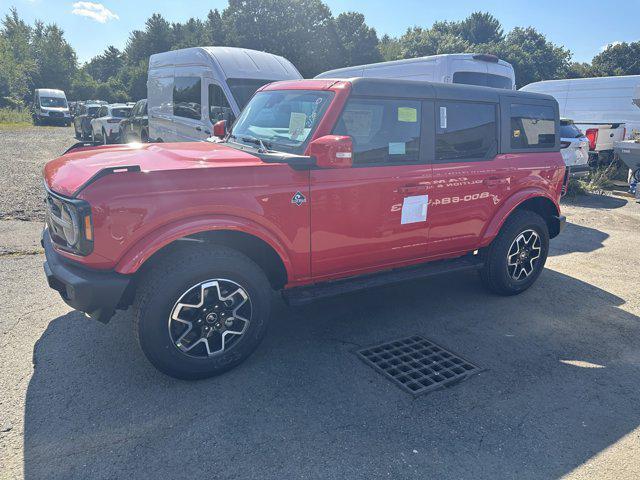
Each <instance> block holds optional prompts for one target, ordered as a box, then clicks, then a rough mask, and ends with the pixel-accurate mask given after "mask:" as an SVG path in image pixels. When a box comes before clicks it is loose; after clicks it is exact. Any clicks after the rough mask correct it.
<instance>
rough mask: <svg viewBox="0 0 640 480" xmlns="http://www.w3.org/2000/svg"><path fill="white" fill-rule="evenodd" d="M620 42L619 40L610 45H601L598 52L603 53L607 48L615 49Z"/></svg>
mask: <svg viewBox="0 0 640 480" xmlns="http://www.w3.org/2000/svg"><path fill="white" fill-rule="evenodd" d="M621 43H622V42H621V41H620V40H615V41H613V42H611V43H607V44H606V45H603V46H601V47H600V51H601V52H604V51H605V50H606V49H607V48H609V47H615V46H616V45H620V44H621Z"/></svg>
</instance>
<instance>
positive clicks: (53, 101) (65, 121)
mask: <svg viewBox="0 0 640 480" xmlns="http://www.w3.org/2000/svg"><path fill="white" fill-rule="evenodd" d="M32 109H33V114H32V115H33V123H34V124H35V125H40V124H42V123H45V122H49V123H56V124H59V125H65V126H67V127H68V126H69V125H71V114H70V113H69V104H68V103H67V96H66V95H65V94H64V92H63V91H62V90H55V89H53V88H36V89H35V90H34V92H33V105H32Z"/></svg>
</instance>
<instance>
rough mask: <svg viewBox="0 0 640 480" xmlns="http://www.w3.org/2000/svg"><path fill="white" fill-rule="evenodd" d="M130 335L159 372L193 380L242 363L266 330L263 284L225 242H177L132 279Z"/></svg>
mask: <svg viewBox="0 0 640 480" xmlns="http://www.w3.org/2000/svg"><path fill="white" fill-rule="evenodd" d="M140 285H141V287H140V289H139V291H138V293H137V296H136V300H135V302H134V311H135V323H134V329H135V334H136V335H137V337H138V341H139V343H140V346H141V348H142V351H143V352H144V354H145V355H146V357H147V358H148V359H149V361H150V362H151V363H152V364H153V365H154V366H155V367H156V368H157V369H158V370H160V371H161V372H163V373H165V374H167V375H170V376H172V377H175V378H181V379H189V380H193V379H200V378H206V377H211V376H214V375H218V374H220V373H223V372H225V371H227V370H229V369H231V368H233V367H235V366H236V365H238V364H240V363H241V362H243V361H244V360H245V359H247V358H248V357H249V355H251V353H252V352H253V351H254V350H255V349H256V347H257V346H258V345H259V343H260V341H261V340H262V339H263V337H264V335H265V333H266V327H267V322H268V320H269V315H270V310H271V294H272V291H271V287H270V284H269V281H268V280H267V278H266V276H265V274H264V272H263V271H262V270H261V269H260V268H259V267H258V266H257V265H256V264H255V263H254V262H253V261H252V260H250V259H249V258H248V257H246V256H245V255H243V254H241V253H239V252H237V251H235V250H232V249H230V248H227V247H222V246H214V247H212V248H210V249H206V250H203V249H198V248H183V249H182V250H179V251H177V252H176V253H174V254H173V255H172V256H169V257H166V258H164V259H162V260H161V261H160V262H159V263H158V264H156V265H154V267H153V269H151V270H149V272H147V274H146V275H145V276H144V278H143V279H142V281H141V282H140Z"/></svg>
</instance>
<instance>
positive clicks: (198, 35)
mask: <svg viewBox="0 0 640 480" xmlns="http://www.w3.org/2000/svg"><path fill="white" fill-rule="evenodd" d="M171 28H172V30H173V45H172V46H171V48H172V49H173V50H177V49H179V48H189V47H202V46H204V45H206V44H207V35H206V28H205V24H204V23H203V22H202V21H201V20H197V19H195V18H190V19H189V20H187V21H186V23H184V24H182V23H173V24H172V25H171Z"/></svg>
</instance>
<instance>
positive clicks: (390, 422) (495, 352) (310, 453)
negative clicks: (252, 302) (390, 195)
mask: <svg viewBox="0 0 640 480" xmlns="http://www.w3.org/2000/svg"><path fill="white" fill-rule="evenodd" d="M60 131H64V129H60ZM0 135H2V133H0ZM56 135H58V132H56ZM63 140H64V139H63V138H60V145H61V146H60V148H58V147H55V148H53V149H52V150H56V151H59V150H62V148H63V147H64V145H63ZM71 142H72V140H71V139H70V140H69V143H71ZM9 148H14V147H9ZM42 148H44V147H42ZM42 148H41V149H40V151H42ZM14 150H15V148H14ZM49 156H52V155H49ZM43 160H44V158H43ZM31 165H32V166H35V167H37V171H36V172H32V174H31V175H29V174H28V172H22V174H23V175H24V178H26V179H29V178H31V176H35V177H36V178H37V177H38V175H39V170H40V167H41V162H32V163H31ZM26 184H27V185H28V183H26ZM36 184H37V180H36ZM14 196H15V197H16V198H19V197H20V193H19V191H18V189H16V190H15V194H14ZM34 206H35V204H34ZM14 210H15V208H14ZM32 212H36V213H37V210H36V209H33V210H32ZM564 213H565V214H566V215H567V217H568V220H569V224H568V226H567V229H566V230H565V232H563V234H562V235H561V236H560V237H558V238H557V239H554V240H553V241H552V243H551V255H550V257H549V260H548V263H547V268H546V269H545V271H544V272H543V273H542V275H541V277H540V279H539V280H538V282H537V283H536V284H535V285H534V286H533V287H532V288H531V289H529V290H528V291H527V292H525V293H523V294H522V295H519V296H516V297H509V298H505V297H497V296H493V295H490V294H488V293H487V292H485V291H484V289H483V288H482V287H481V286H480V284H479V282H478V280H477V278H476V276H475V275H472V274H456V275H447V276H443V277H440V278H437V279H429V280H424V281H420V282H409V283H405V284H401V285H396V286H392V287H387V288H384V289H378V290H372V291H369V292H363V293H359V294H353V295H346V296H343V297H338V298H334V299H330V300H327V301H324V302H322V303H320V304H317V305H311V306H307V307H305V308H302V309H293V310H292V309H289V308H287V307H285V306H284V305H283V304H282V303H281V302H279V301H278V302H276V306H275V311H274V314H273V319H272V325H271V329H270V332H269V335H268V336H267V338H266V339H265V342H264V343H263V344H262V345H261V346H260V347H259V348H258V350H257V351H256V353H255V354H254V355H253V356H252V357H251V358H250V359H249V360H248V361H247V362H245V363H244V364H243V365H241V366H240V367H238V368H236V369H234V370H232V371H231V372H228V373H227V374H225V375H223V376H221V377H218V378H214V379H209V380H205V381H201V382H183V381H176V380H173V379H170V378H168V377H165V376H163V375H162V374H160V373H158V372H157V371H156V370H154V369H153V368H152V367H151V366H150V365H149V364H148V363H147V362H146V361H145V359H144V357H143V355H142V354H141V352H140V351H139V349H138V347H137V345H135V340H134V338H133V336H132V335H131V318H130V314H129V313H128V312H123V313H119V314H118V315H117V316H116V317H115V318H114V319H113V320H112V321H111V323H109V324H108V325H101V324H98V323H96V322H92V321H88V320H86V319H84V318H83V317H82V316H81V315H79V314H78V313H77V312H73V311H71V310H70V309H69V308H68V307H66V305H65V304H64V303H63V302H62V301H61V300H60V298H59V297H58V296H57V294H55V292H53V291H51V290H50V289H49V288H47V286H46V282H45V279H44V275H43V273H42V261H43V256H42V254H41V253H39V250H38V246H37V238H38V235H39V232H40V223H39V222H24V221H22V222H20V221H15V220H11V221H6V220H5V221H0V291H1V292H2V296H3V300H4V305H3V309H2V311H1V313H0V365H2V368H1V369H0V392H2V393H1V394H0V478H7V479H9V478H11V479H13V478H27V479H42V478H53V479H58V478H60V479H74V478H79V479H84V478H92V479H102V478H105V479H107V478H109V479H112V478H157V477H158V475H163V476H166V477H167V478H176V477H196V476H200V475H202V474H203V473H204V474H208V475H209V476H212V477H215V478H229V479H231V478H235V479H244V478H261V479H270V478H274V479H282V478H286V479H288V478H328V479H331V478H336V479H344V478H349V479H358V478H363V479H374V478H403V479H404V478H407V479H408V478H419V479H423V478H452V479H453V478H455V479H460V478H470V479H474V480H475V479H495V478H518V479H529V478H531V479H534V478H535V479H538V478H560V477H563V478H565V477H566V478H572V479H573V478H575V479H587V478H602V479H620V478H640V398H639V397H638V385H640V349H639V347H638V345H639V344H640V298H639V297H638V286H639V282H638V265H637V260H638V250H637V249H638V245H640V228H639V227H640V205H638V204H636V203H634V202H631V201H629V200H628V199H623V198H617V197H600V196H585V197H579V198H578V199H576V200H575V201H573V202H572V203H571V204H568V205H565V206H564ZM32 214H33V213H32ZM414 334H419V335H423V336H425V337H426V338H429V339H431V340H433V341H435V342H437V343H439V344H440V345H443V346H445V347H447V348H450V349H451V350H453V351H455V352H457V353H459V354H460V355H462V356H464V357H466V358H468V359H469V360H470V361H472V362H474V363H475V364H477V365H479V366H480V367H482V368H484V369H485V370H484V371H483V372H482V373H480V374H479V375H477V376H475V377H473V378H470V379H469V380H467V381H465V382H462V383H460V384H458V385H455V386H453V387H451V388H448V389H444V390H440V391H436V392H433V393H430V394H428V395H425V396H421V397H417V398H413V397H412V396H410V395H408V394H406V393H404V392H403V391H401V390H400V389H398V388H397V387H396V386H395V385H393V384H391V383H390V382H389V381H387V380H385V379H384V378H382V377H381V376H380V375H378V374H376V373H375V372H374V371H373V370H371V369H370V368H369V367H367V366H365V365H364V364H363V363H362V362H361V361H360V360H359V359H358V358H357V356H356V355H355V354H354V352H355V351H356V350H357V349H358V348H360V347H361V346H367V345H374V344H377V343H380V342H382V341H386V340H391V339H395V338H399V337H404V336H408V335H414Z"/></svg>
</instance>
